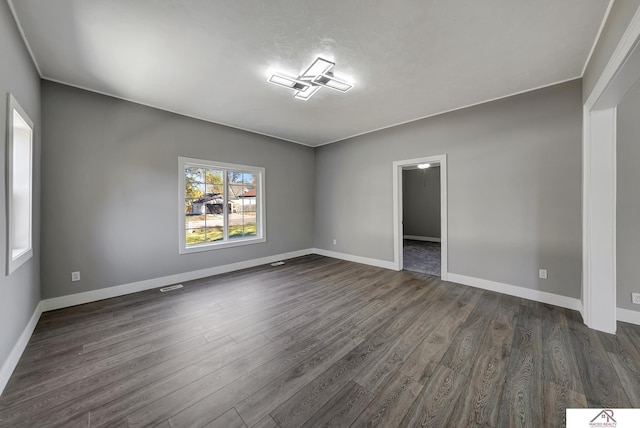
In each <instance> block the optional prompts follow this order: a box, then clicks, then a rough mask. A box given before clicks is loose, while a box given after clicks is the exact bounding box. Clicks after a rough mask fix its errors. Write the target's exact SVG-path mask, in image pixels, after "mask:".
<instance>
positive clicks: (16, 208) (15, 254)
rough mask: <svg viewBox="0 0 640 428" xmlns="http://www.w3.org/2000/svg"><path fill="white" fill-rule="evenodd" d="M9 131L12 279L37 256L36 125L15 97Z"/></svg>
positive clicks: (9, 262)
mask: <svg viewBox="0 0 640 428" xmlns="http://www.w3.org/2000/svg"><path fill="white" fill-rule="evenodd" d="M7 130H8V132H7V158H6V162H7V166H6V168H7V175H6V177H7V275H8V274H10V273H12V272H13V271H15V270H16V269H18V268H19V267H20V266H21V265H22V264H23V263H25V262H26V261H27V260H29V259H30V258H31V256H33V247H32V225H33V220H32V202H33V195H32V190H33V176H32V173H33V171H32V167H33V121H32V120H31V119H30V118H29V116H28V115H27V113H26V112H25V111H24V109H23V108H22V107H21V106H20V104H18V102H17V101H16V99H15V98H14V97H13V96H12V95H11V94H9V99H8V109H7Z"/></svg>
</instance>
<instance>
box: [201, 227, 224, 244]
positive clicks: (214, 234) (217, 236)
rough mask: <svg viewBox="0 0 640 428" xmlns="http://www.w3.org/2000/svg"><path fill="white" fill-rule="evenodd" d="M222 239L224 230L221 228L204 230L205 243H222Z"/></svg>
mask: <svg viewBox="0 0 640 428" xmlns="http://www.w3.org/2000/svg"><path fill="white" fill-rule="evenodd" d="M223 239H224V230H223V229H222V226H219V227H207V228H206V238H205V241H206V242H214V241H222V240H223Z"/></svg>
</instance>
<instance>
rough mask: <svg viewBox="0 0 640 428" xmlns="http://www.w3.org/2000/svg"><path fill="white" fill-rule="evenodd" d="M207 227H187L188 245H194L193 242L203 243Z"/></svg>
mask: <svg viewBox="0 0 640 428" xmlns="http://www.w3.org/2000/svg"><path fill="white" fill-rule="evenodd" d="M205 236H206V233H205V229H204V228H202V229H187V230H186V236H185V237H186V241H187V245H193V244H201V243H203V242H205V241H204V240H205Z"/></svg>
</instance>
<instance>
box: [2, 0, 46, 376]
mask: <svg viewBox="0 0 640 428" xmlns="http://www.w3.org/2000/svg"><path fill="white" fill-rule="evenodd" d="M0 53H1V54H2V60H1V61H0V138H1V139H2V150H0V169H1V172H0V181H1V183H0V201H2V202H1V203H2V207H1V208H0V236H1V237H2V239H0V242H2V245H0V260H1V266H2V268H1V270H2V272H1V273H0V331H1V332H2V334H0V365H2V363H3V362H4V361H5V360H6V358H7V356H8V355H9V353H10V352H11V350H12V349H13V347H14V346H15V344H16V342H17V340H18V338H19V337H20V335H21V334H22V332H23V331H24V328H25V327H26V325H27V323H28V322H29V319H30V318H31V316H32V315H33V311H34V310H35V308H36V306H37V305H38V302H39V301H40V77H39V76H38V73H37V71H36V69H35V67H34V66H33V62H32V61H31V57H30V56H29V53H28V52H27V49H26V48H25V46H24V43H23V41H22V38H21V37H20V33H19V32H18V29H17V27H16V24H15V21H14V20H13V16H12V15H11V11H10V10H9V6H8V5H7V2H6V1H3V2H0ZM9 92H10V93H12V94H13V95H14V96H15V97H16V99H17V100H18V102H19V103H20V105H21V106H22V108H23V109H25V111H26V112H27V114H28V115H29V117H31V119H32V120H33V121H34V131H35V132H34V153H33V163H34V165H33V166H34V168H33V250H34V251H33V257H32V258H31V259H30V260H29V261H28V262H27V263H25V264H24V265H22V266H21V267H19V268H18V270H16V271H15V272H13V273H12V274H11V275H10V276H6V260H7V258H6V251H7V248H6V247H7V246H6V242H7V228H6V221H7V219H6V202H5V201H6V195H5V189H6V184H5V165H6V160H5V153H6V151H5V150H6V146H5V144H6V142H5V141H6V135H7V129H6V126H7V93H9Z"/></svg>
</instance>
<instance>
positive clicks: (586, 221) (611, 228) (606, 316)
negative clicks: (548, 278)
mask: <svg viewBox="0 0 640 428" xmlns="http://www.w3.org/2000/svg"><path fill="white" fill-rule="evenodd" d="M639 44H640V8H639V9H638V10H637V11H636V13H635V15H634V16H633V18H632V20H631V22H630V23H629V25H628V27H627V29H626V31H625V32H624V34H623V35H622V38H621V39H620V41H619V43H618V45H617V47H616V49H615V50H614V52H613V54H612V55H611V58H610V59H609V62H608V63H607V65H606V66H605V68H604V70H603V71H602V74H601V75H600V77H599V78H598V81H597V82H596V85H595V87H594V88H593V90H592V91H591V93H590V94H589V96H588V97H587V99H586V101H585V103H584V106H583V126H584V128H583V137H582V138H583V139H582V156H583V157H582V177H583V181H582V186H583V187H582V269H583V271H582V317H583V319H584V322H585V324H586V325H587V326H589V327H590V328H593V329H595V330H600V331H604V332H607V333H615V332H616V321H617V319H618V313H617V305H616V293H617V278H616V192H617V190H616V180H617V171H616V138H617V135H616V127H617V118H616V109H617V107H618V104H619V103H620V101H621V100H622V99H623V98H624V96H625V95H626V94H627V93H628V92H629V91H630V90H631V88H632V87H633V85H634V84H636V82H637V81H638V76H640V48H639V47H638V45H639Z"/></svg>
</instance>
